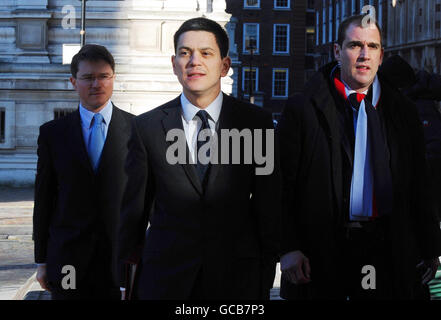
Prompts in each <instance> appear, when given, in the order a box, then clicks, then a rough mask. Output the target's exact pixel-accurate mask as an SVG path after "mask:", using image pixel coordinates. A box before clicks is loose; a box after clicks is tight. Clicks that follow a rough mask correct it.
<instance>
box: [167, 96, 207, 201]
mask: <svg viewBox="0 0 441 320" xmlns="http://www.w3.org/2000/svg"><path fill="white" fill-rule="evenodd" d="M163 111H164V113H165V116H164V118H163V119H162V126H163V128H164V133H165V135H164V140H165V137H166V135H167V132H169V131H170V130H172V129H180V130H182V131H184V127H183V125H182V115H181V102H180V96H179V97H177V98H176V99H175V100H173V101H171V102H170V105H169V106H168V107H167V108H164V110H163ZM167 144H168V145H169V146H170V145H171V144H172V143H171V142H170V141H167ZM185 146H186V152H187V153H186V154H187V157H186V158H187V161H186V163H185V164H182V167H183V169H184V171H185V174H186V175H187V177H188V179H189V180H190V182H191V184H192V185H193V186H194V188H195V189H196V191H197V192H198V193H199V194H201V195H202V194H203V190H202V185H201V182H200V181H199V177H198V175H197V173H196V168H195V166H194V165H193V164H190V163H189V161H188V160H189V155H190V150H189V148H188V145H187V142H186V143H185Z"/></svg>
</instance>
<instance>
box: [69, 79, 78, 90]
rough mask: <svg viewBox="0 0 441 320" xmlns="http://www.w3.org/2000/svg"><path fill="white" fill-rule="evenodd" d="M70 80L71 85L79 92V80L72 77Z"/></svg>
mask: <svg viewBox="0 0 441 320" xmlns="http://www.w3.org/2000/svg"><path fill="white" fill-rule="evenodd" d="M69 80H70V83H72V85H73V87H74V88H75V90H77V79H76V78H74V77H70V78H69Z"/></svg>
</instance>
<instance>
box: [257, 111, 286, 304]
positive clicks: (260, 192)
mask: <svg viewBox="0 0 441 320" xmlns="http://www.w3.org/2000/svg"><path fill="white" fill-rule="evenodd" d="M263 123H264V128H263V129H264V130H263V131H262V140H261V141H262V142H264V143H262V146H263V149H262V154H264V155H265V156H266V161H265V162H264V164H261V165H257V166H256V167H255V170H256V171H255V185H254V190H253V192H252V194H253V195H252V205H253V211H254V212H256V213H257V217H258V221H257V223H258V230H259V239H260V243H261V248H262V260H261V263H262V273H261V275H262V276H261V288H262V293H261V295H262V297H261V298H262V299H269V290H270V289H271V288H272V286H273V283H274V277H275V269H276V264H277V261H278V253H279V251H280V228H281V225H280V223H281V220H280V219H281V216H280V213H281V212H280V191H281V183H280V168H279V163H278V147H277V145H276V143H275V142H276V140H275V137H274V125H273V121H272V117H271V115H270V114H268V117H265V119H264V120H263ZM255 139H256V137H255Z"/></svg>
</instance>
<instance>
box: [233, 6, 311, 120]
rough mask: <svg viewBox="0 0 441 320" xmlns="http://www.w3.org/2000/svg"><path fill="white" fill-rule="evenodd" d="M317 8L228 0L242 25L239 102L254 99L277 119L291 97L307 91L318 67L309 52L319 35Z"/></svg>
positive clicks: (238, 34)
mask: <svg viewBox="0 0 441 320" xmlns="http://www.w3.org/2000/svg"><path fill="white" fill-rule="evenodd" d="M316 1H317V0H316ZM313 3H314V1H307V0H227V9H226V11H227V12H228V13H230V14H231V15H232V17H233V18H234V19H235V20H236V23H237V25H236V34H235V38H236V45H237V52H238V55H239V57H238V60H239V61H241V65H240V66H239V67H238V68H237V70H238V71H239V74H238V76H237V79H238V86H237V93H238V98H240V99H244V100H249V99H250V96H251V97H253V98H254V103H255V104H257V105H260V106H263V107H264V108H268V109H270V110H271V111H272V112H273V113H274V114H275V117H276V118H277V116H278V113H280V111H281V110H282V109H283V106H284V104H285V100H286V99H287V97H288V96H290V95H292V94H293V93H295V92H298V91H300V90H302V88H303V85H304V83H305V79H306V78H307V76H308V69H313V67H314V65H313V57H312V56H313V54H312V53H313V48H312V47H308V43H309V45H310V46H311V45H313V39H314V32H315V30H314V6H313ZM308 40H309V41H308ZM308 63H309V64H308ZM250 70H251V72H250Z"/></svg>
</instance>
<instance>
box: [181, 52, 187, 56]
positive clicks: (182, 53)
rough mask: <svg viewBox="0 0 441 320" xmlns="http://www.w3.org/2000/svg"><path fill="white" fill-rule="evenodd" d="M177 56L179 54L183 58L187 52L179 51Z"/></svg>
mask: <svg viewBox="0 0 441 320" xmlns="http://www.w3.org/2000/svg"><path fill="white" fill-rule="evenodd" d="M179 54H180V55H181V56H185V55H187V54H188V52H187V51H181V52H180V53H179Z"/></svg>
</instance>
